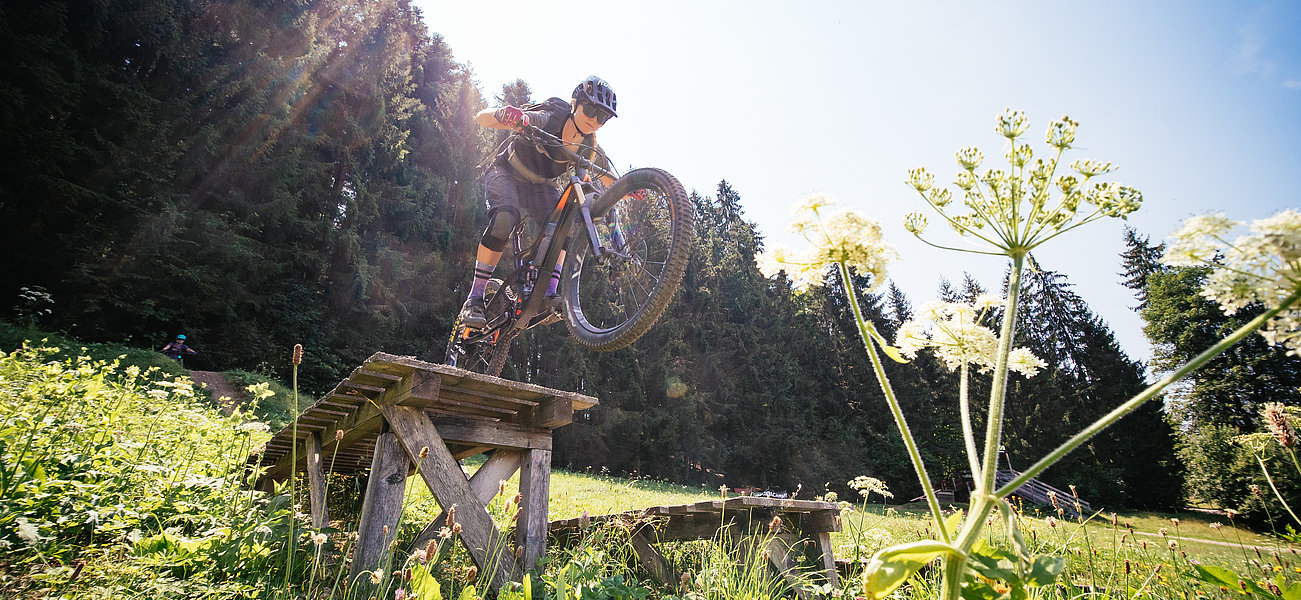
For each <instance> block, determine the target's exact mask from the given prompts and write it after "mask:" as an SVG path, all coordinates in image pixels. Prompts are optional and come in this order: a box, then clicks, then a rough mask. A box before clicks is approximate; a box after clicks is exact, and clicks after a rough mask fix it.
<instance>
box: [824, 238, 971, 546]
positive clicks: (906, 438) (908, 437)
mask: <svg viewBox="0 0 1301 600" xmlns="http://www.w3.org/2000/svg"><path fill="white" fill-rule="evenodd" d="M836 265H837V266H838V267H840V279H841V281H842V282H843V283H844V285H845V296H846V297H847V298H848V299H849V306H850V308H852V309H853V311H854V323H855V324H857V325H858V335H859V337H860V338H862V339H863V348H864V349H865V350H867V355H868V356H869V357H871V359H872V369H873V370H874V371H875V372H876V379H877V381H879V382H881V391H882V392H883V393H884V394H885V401H886V403H887V404H888V405H889V406H890V414H891V415H893V416H894V422H895V424H896V425H898V426H899V434H900V435H901V436H902V437H903V444H904V446H905V447H906V448H907V449H908V458H909V459H911V460H912V463H913V469H915V470H916V471H917V478H918V479H919V480H921V484H922V490H923V491H924V492H925V493H926V504H927V505H929V506H930V509H931V516H932V517H933V518H934V519H935V528H936V529H937V530H938V531H939V532H940V540H941V541H943V542H944V543H946V544H948V543H950V542H951V541H952V537H951V536H950V535H949V531H948V529H947V528H946V527H945V526H944V513H942V512H941V511H940V500H939V498H938V497H937V496H936V495H935V489H934V488H933V487H932V486H931V479H930V477H929V476H927V475H926V464H925V463H923V462H922V455H921V452H920V451H918V449H917V441H916V440H914V439H913V434H912V430H911V429H909V428H908V421H906V420H905V419H904V416H903V409H901V408H900V407H899V399H898V398H897V397H896V396H895V394H894V388H893V387H891V385H890V380H889V379H887V378H886V376H885V365H884V364H882V363H881V357H880V355H878V354H877V352H876V347H875V346H873V345H872V340H873V339H874V338H878V337H880V335H879V334H876V333H875V329H874V328H872V326H871V325H870V324H868V322H867V320H866V319H864V318H863V310H862V309H861V308H859V306H858V294H856V293H855V292H854V282H853V280H852V279H850V277H849V266H848V265H846V264H845V263H843V262H838V263H836Z"/></svg>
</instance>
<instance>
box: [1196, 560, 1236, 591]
mask: <svg viewBox="0 0 1301 600" xmlns="http://www.w3.org/2000/svg"><path fill="white" fill-rule="evenodd" d="M1193 568H1194V569H1196V570H1197V574H1198V579H1200V580H1202V581H1205V582H1207V583H1213V584H1215V585H1223V586H1226V587H1228V588H1231V589H1232V588H1237V587H1238V581H1240V579H1241V578H1239V577H1238V574H1237V573H1234V572H1233V571H1230V570H1229V569H1226V568H1224V567H1216V566H1208V565H1193Z"/></svg>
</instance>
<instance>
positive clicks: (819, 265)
mask: <svg viewBox="0 0 1301 600" xmlns="http://www.w3.org/2000/svg"><path fill="white" fill-rule="evenodd" d="M834 204H835V201H834V200H832V199H831V198H829V197H827V196H810V197H808V198H805V199H804V200H802V201H800V203H798V204H797V205H796V207H795V210H794V211H793V212H794V215H793V216H794V219H793V221H792V225H791V230H792V231H794V232H797V233H800V234H802V235H803V236H804V237H805V239H807V240H808V241H809V243H810V245H811V248H810V249H809V250H807V251H805V252H804V253H802V254H798V255H797V254H794V253H792V252H791V251H789V250H787V249H785V248H777V249H775V250H773V251H772V252H770V253H765V254H763V255H760V256H759V257H758V258H757V262H758V263H759V267H760V270H761V272H763V273H764V274H765V275H772V274H775V273H776V271H779V270H784V271H786V273H787V274H788V275H789V276H790V278H791V280H792V282H793V283H794V284H795V285H796V287H803V286H806V285H808V284H810V283H813V282H814V281H819V280H820V279H821V277H822V276H823V275H824V274H825V272H826V267H827V266H829V265H832V264H837V263H843V264H845V265H847V266H849V267H853V268H854V269H856V270H858V272H859V273H860V274H863V273H870V274H871V276H872V277H871V280H872V285H873V287H875V286H877V285H880V283H881V282H883V281H885V277H886V265H887V264H888V263H889V262H890V261H892V260H895V258H897V255H896V253H895V251H894V248H893V247H891V246H890V245H889V244H888V243H886V242H885V240H884V239H883V238H882V236H881V225H880V223H878V222H876V221H875V220H873V219H869V218H867V217H864V216H862V215H860V214H858V213H856V212H854V211H851V210H840V211H837V212H834V213H832V214H824V213H825V212H826V211H825V209H826V208H827V207H829V206H832V205H834Z"/></svg>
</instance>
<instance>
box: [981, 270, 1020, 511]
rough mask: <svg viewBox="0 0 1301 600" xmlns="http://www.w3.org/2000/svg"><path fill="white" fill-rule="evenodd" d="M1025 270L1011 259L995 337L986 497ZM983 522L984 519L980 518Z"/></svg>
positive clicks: (993, 467) (995, 458) (994, 462)
mask: <svg viewBox="0 0 1301 600" xmlns="http://www.w3.org/2000/svg"><path fill="white" fill-rule="evenodd" d="M1024 268H1025V255H1024V254H1015V255H1013V256H1012V274H1011V278H1010V280H1009V281H1008V286H1007V313H1006V314H1004V315H1003V326H1002V327H1001V328H1000V331H999V333H998V362H997V363H996V364H995V365H994V383H993V385H992V386H991V387H990V390H989V420H988V422H987V423H986V424H985V456H984V457H983V458H984V463H985V466H984V469H983V472H982V473H981V475H983V476H984V478H983V479H982V480H981V485H980V490H981V491H982V492H984V493H986V494H988V493H989V492H990V490H993V489H994V485H995V482H996V479H995V475H996V474H997V473H996V472H997V469H998V449H999V447H1000V446H1001V445H1002V442H1003V408H1004V406H1005V405H1006V403H1007V360H1008V356H1009V355H1010V354H1011V353H1012V337H1013V336H1014V335H1015V334H1016V318H1017V307H1018V305H1019V304H1020V301H1021V272H1022V270H1024ZM981 518H982V519H983V518H984V517H983V516H982V517H981Z"/></svg>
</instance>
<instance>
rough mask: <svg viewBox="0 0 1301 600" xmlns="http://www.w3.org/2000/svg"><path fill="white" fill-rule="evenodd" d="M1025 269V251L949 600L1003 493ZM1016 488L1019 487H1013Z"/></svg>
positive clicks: (948, 581) (1012, 285)
mask: <svg viewBox="0 0 1301 600" xmlns="http://www.w3.org/2000/svg"><path fill="white" fill-rule="evenodd" d="M1024 268H1025V254H1024V253H1018V254H1013V255H1012V273H1011V277H1010V279H1009V280H1008V286H1007V313H1006V314H1004V315H1003V325H1002V327H1001V328H1000V330H999V338H998V360H997V362H996V363H995V365H994V382H993V385H992V386H991V388H990V390H989V419H988V422H987V423H986V425H985V454H984V456H983V457H982V458H983V462H984V466H983V467H982V468H981V472H980V473H979V474H976V473H972V476H973V477H976V476H979V477H980V479H978V480H977V481H978V482H979V483H978V484H977V489H976V494H975V503H974V504H973V505H972V506H971V512H970V514H968V515H967V519H966V522H965V523H964V524H963V526H962V530H961V532H960V533H958V536H957V538H958V539H957V541H956V543H955V545H956V546H957V547H958V550H959V551H960V552H961V553H960V554H958V555H957V556H955V557H948V558H945V559H944V582H943V593H944V596H943V597H944V599H945V600H956V599H957V598H959V597H961V593H962V577H963V573H964V572H965V571H966V567H967V559H966V556H967V553H968V552H969V551H970V550H971V548H972V547H973V546H974V545H975V543H976V540H977V539H979V534H980V531H981V529H982V528H983V527H984V524H985V518H986V517H988V516H989V513H990V512H992V511H993V510H994V507H995V506H997V503H998V499H999V498H1001V497H1002V496H1000V495H998V494H991V493H990V492H991V490H993V489H994V486H995V485H996V481H997V480H996V479H995V475H996V474H997V469H998V448H999V446H1000V445H1001V442H1002V437H1003V408H1004V405H1005V402H1006V400H1007V363H1008V356H1009V355H1010V354H1011V353H1012V338H1013V336H1014V335H1015V334H1016V319H1017V306H1018V304H1019V303H1020V301H1021V273H1022V271H1023V270H1024ZM1013 489H1015V488H1013Z"/></svg>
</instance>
